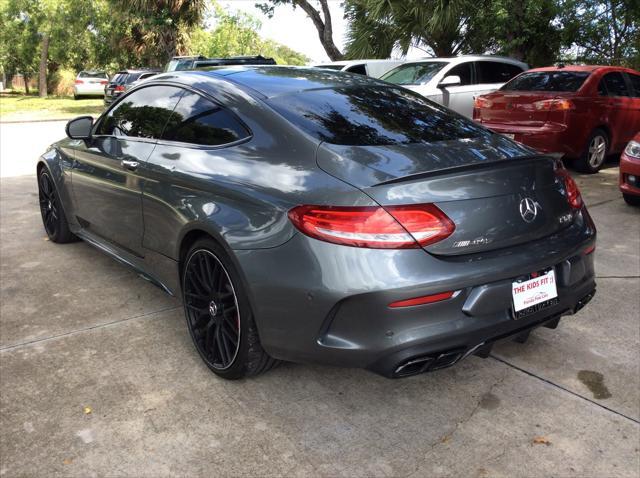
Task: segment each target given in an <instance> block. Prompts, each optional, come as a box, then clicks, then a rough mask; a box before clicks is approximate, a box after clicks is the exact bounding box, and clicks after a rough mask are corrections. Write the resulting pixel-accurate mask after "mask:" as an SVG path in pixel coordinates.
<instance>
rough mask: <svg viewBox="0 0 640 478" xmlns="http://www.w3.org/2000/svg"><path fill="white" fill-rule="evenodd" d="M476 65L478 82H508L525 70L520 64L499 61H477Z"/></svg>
mask: <svg viewBox="0 0 640 478" xmlns="http://www.w3.org/2000/svg"><path fill="white" fill-rule="evenodd" d="M475 65H476V76H477V81H476V83H506V82H507V81H509V80H510V79H511V78H513V77H514V76H516V75H519V74H520V73H522V71H523V70H522V68H520V67H519V66H516V65H511V64H509V63H502V62H498V61H477V62H476V63H475Z"/></svg>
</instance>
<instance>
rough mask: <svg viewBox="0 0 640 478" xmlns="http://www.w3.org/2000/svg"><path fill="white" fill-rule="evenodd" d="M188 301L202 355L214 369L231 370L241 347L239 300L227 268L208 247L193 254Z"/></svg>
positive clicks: (186, 277)
mask: <svg viewBox="0 0 640 478" xmlns="http://www.w3.org/2000/svg"><path fill="white" fill-rule="evenodd" d="M184 301H185V309H186V311H185V312H186V315H187V321H188V323H189V329H190V331H191V334H192V337H193V340H194V342H195V344H196V347H197V348H198V351H199V352H200V355H202V357H203V359H204V360H205V361H206V362H207V364H208V365H209V366H210V367H212V368H213V369H215V370H226V369H228V368H229V367H230V366H231V365H232V364H233V362H234V360H235V358H236V356H237V355H238V349H239V348H240V311H239V307H238V299H237V297H236V293H235V290H234V288H233V284H232V283H231V279H230V278H229V274H228V273H227V271H226V269H225V268H224V266H223V265H222V263H221V262H220V261H219V260H218V258H217V257H216V256H215V255H214V254H213V253H212V252H211V251H209V250H207V249H199V250H196V251H194V252H193V253H192V254H191V256H190V257H189V261H188V262H187V264H186V267H185V275H184Z"/></svg>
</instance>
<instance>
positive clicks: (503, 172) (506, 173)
mask: <svg viewBox="0 0 640 478" xmlns="http://www.w3.org/2000/svg"><path fill="white" fill-rule="evenodd" d="M442 143H444V144H441V143H435V144H411V145H395V146H375V147H361V146H335V145H326V144H323V148H321V150H320V151H319V152H318V164H319V166H320V167H321V168H322V169H324V170H325V171H327V172H329V173H330V174H332V175H334V176H336V177H339V178H340V179H342V180H344V181H347V182H349V183H351V184H353V185H354V186H356V187H358V188H360V189H362V190H363V191H364V192H365V193H366V194H368V195H369V196H370V197H371V198H373V199H374V200H375V201H376V202H378V203H379V204H380V205H382V206H390V205H408V204H424V203H433V204H435V205H437V206H438V207H439V208H440V209H441V210H442V211H443V212H444V213H445V214H446V215H447V216H448V217H449V218H450V219H451V220H452V221H453V222H454V224H455V226H456V229H455V231H454V233H453V234H452V235H451V236H449V237H448V238H446V239H444V240H442V241H440V242H437V243H435V244H432V245H428V246H427V247H426V248H425V250H426V251H428V252H429V253H432V254H437V255H463V254H470V253H477V252H483V251H491V250H496V249H501V248H505V247H511V246H514V245H518V244H524V243H526V242H529V241H532V240H535V239H539V238H542V237H545V236H548V235H551V234H553V233H555V232H557V231H559V230H560V229H562V228H564V227H567V226H569V225H570V224H571V222H572V218H573V216H572V210H571V208H570V206H569V204H568V202H567V199H566V192H565V189H564V183H563V181H562V180H560V179H558V178H557V176H556V173H555V168H556V164H555V161H554V160H553V159H551V158H548V157H544V156H539V155H536V154H532V152H531V150H529V149H528V148H525V147H523V146H521V145H518V144H517V143H514V142H512V141H509V140H507V139H506V138H502V137H499V136H498V135H496V138H495V141H494V142H493V144H487V141H486V139H485V140H483V141H482V143H475V144H474V141H472V140H458V141H447V142H442ZM518 153H520V154H518Z"/></svg>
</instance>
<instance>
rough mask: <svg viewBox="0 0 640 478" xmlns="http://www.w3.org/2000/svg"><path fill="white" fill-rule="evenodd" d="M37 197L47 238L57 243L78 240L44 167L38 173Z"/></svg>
mask: <svg viewBox="0 0 640 478" xmlns="http://www.w3.org/2000/svg"><path fill="white" fill-rule="evenodd" d="M38 199H39V201H40V214H41V216H42V225H43V226H44V230H45V231H46V232H47V236H49V240H51V241H52V242H57V243H58V244H64V243H67V242H73V241H76V240H78V237H77V236H76V235H75V234H73V233H72V232H71V230H70V229H69V224H68V223H67V217H66V216H65V214H64V210H63V209H62V204H61V202H60V197H59V196H58V191H56V187H55V184H54V183H53V179H52V178H51V176H50V175H49V172H48V171H47V170H46V168H43V169H42V171H40V174H39V175H38Z"/></svg>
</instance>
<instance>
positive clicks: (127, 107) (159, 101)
mask: <svg viewBox="0 0 640 478" xmlns="http://www.w3.org/2000/svg"><path fill="white" fill-rule="evenodd" d="M180 96H182V90H181V89H180V88H176V87H173V86H150V87H147V88H142V89H140V90H136V91H134V92H133V93H131V94H130V95H128V96H126V97H125V98H123V99H122V101H120V102H119V103H117V104H116V106H114V107H113V108H111V110H109V112H108V113H107V114H106V115H105V116H104V117H103V118H102V121H101V122H100V124H99V125H98V127H97V129H96V134H97V135H109V136H128V137H134V138H154V139H158V138H160V136H161V135H162V130H163V129H164V126H165V125H166V124H167V121H168V120H169V117H170V116H171V113H172V112H173V109H174V108H175V106H176V104H177V103H178V100H179V99H180Z"/></svg>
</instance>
